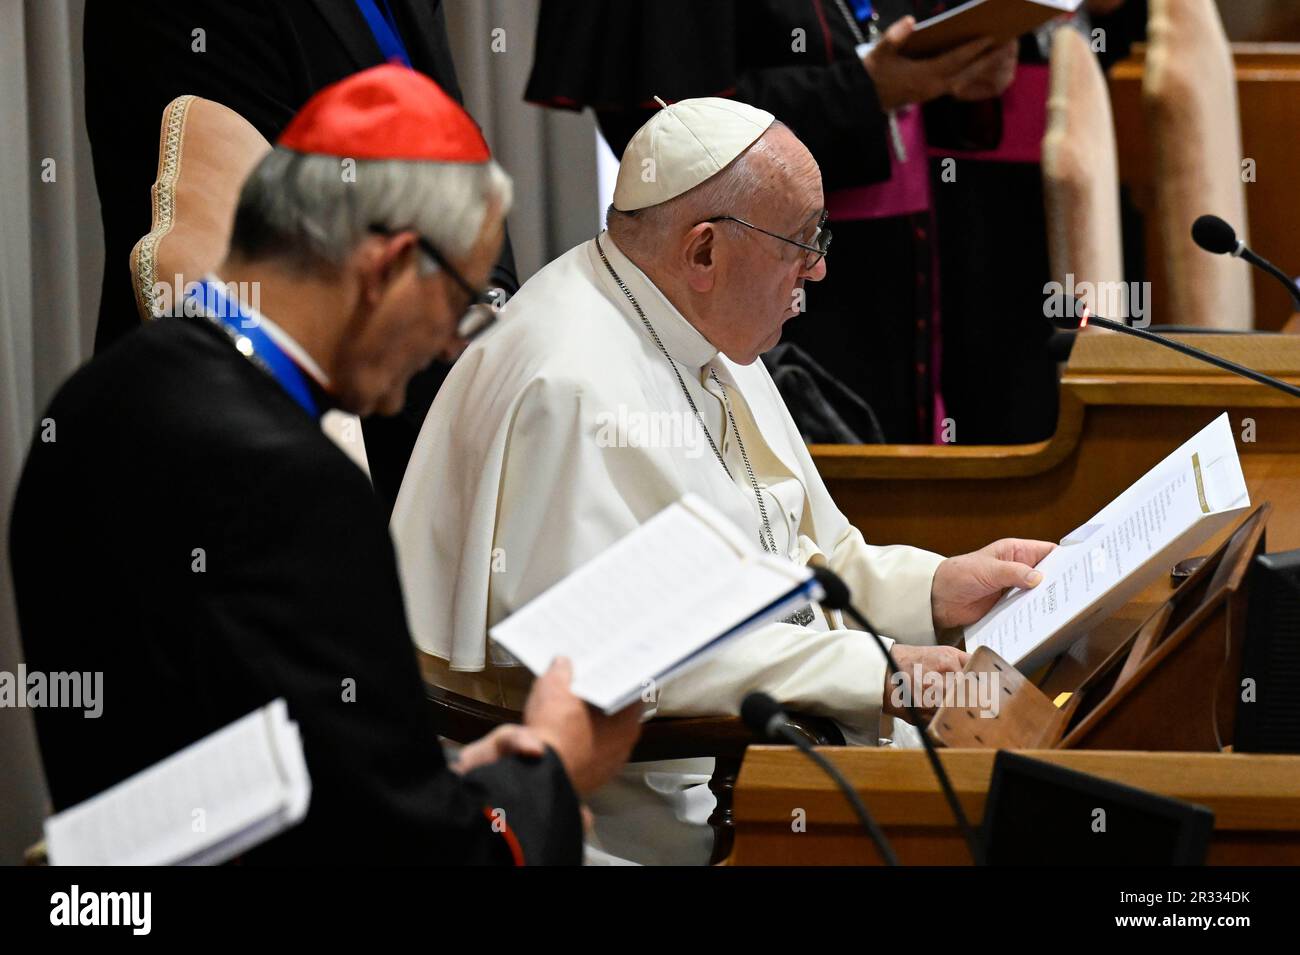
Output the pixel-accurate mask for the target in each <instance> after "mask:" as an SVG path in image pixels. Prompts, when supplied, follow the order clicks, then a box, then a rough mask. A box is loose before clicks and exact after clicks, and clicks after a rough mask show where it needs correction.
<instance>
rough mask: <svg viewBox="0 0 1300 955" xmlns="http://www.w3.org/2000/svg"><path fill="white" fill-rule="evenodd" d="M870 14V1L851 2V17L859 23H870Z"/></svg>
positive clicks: (871, 8)
mask: <svg viewBox="0 0 1300 955" xmlns="http://www.w3.org/2000/svg"><path fill="white" fill-rule="evenodd" d="M872 12H873V7H872V6H871V0H853V15H854V16H855V17H857V18H858V22H859V23H869V22H871V14H872Z"/></svg>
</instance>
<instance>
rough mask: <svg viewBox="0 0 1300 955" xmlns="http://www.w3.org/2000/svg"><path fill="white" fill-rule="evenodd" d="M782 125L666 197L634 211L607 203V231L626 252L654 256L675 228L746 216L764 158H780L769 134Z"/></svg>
mask: <svg viewBox="0 0 1300 955" xmlns="http://www.w3.org/2000/svg"><path fill="white" fill-rule="evenodd" d="M777 128H782V129H784V128H785V124H784V123H782V122H781V121H780V120H779V119H778V120H775V121H773V123H772V125H770V126H768V127H767V129H766V130H764V131H763V134H762V135H761V136H759V137H758V139H756V140H754V142H753V143H751V144H750V146H749V148H748V149H746V150H745V151H744V152H743V153H741V154H740V155H739V156H737V157H736V158H735V159H733V160H732V161H731V162H730V163H728V164H727V165H726V166H725V167H723V169H722V171H721V172H718V173H716V174H714V175H713V176H711V177H710V178H708V179H706V180H704V182H702V183H700V184H699V185H698V186H695V187H694V188H692V189H688V190H687V191H686V192H684V193H682V194H681V195H680V196H674V197H673V198H671V199H669V200H668V201H667V202H661V203H659V204H658V205H653V206H647V207H646V208H644V209H637V210H636V211H634V212H620V211H619V210H618V209H615V208H614V206H613V205H611V206H610V207H609V209H608V211H607V212H606V215H605V221H606V223H607V225H608V227H609V234H610V235H611V236H613V238H614V241H615V242H617V243H618V246H619V248H621V249H624V250H625V251H639V252H642V253H643V254H649V255H653V254H654V252H655V251H656V250H657V249H658V248H659V242H660V240H662V239H663V238H664V237H665V236H667V235H669V234H671V233H672V232H673V231H675V230H683V231H684V230H686V229H689V228H690V227H691V226H693V225H695V224H696V223H698V222H703V221H704V220H705V219H708V218H711V217H712V216H721V215H730V216H739V217H741V218H742V219H747V218H749V217H750V213H751V211H752V209H753V207H754V204H755V202H756V200H758V199H759V196H758V193H759V185H760V182H761V180H762V176H763V173H764V172H765V169H764V168H763V167H764V163H765V162H773V161H775V162H780V158H779V157H778V156H777V153H776V150H775V147H774V146H773V144H772V141H771V138H770V134H771V132H772V130H774V129H777ZM717 225H719V226H724V227H731V228H735V229H740V228H743V226H739V225H737V224H736V223H734V222H719V223H717Z"/></svg>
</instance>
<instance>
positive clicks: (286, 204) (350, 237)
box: [230, 147, 511, 272]
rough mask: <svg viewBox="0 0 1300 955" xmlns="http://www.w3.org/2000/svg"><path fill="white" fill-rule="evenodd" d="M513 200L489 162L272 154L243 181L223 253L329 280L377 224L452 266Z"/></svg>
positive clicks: (501, 172)
mask: <svg viewBox="0 0 1300 955" xmlns="http://www.w3.org/2000/svg"><path fill="white" fill-rule="evenodd" d="M510 200H511V183H510V177H509V176H508V175H506V173H505V171H504V170H502V168H501V167H500V166H499V165H498V164H497V163H496V161H495V160H491V159H490V160H488V161H487V162H486V163H482V164H469V163H434V162H408V161H402V160H390V159H382V160H380V159H358V160H343V159H339V158H337V157H333V156H318V155H308V154H304V153H297V152H293V151H291V150H288V149H282V148H279V147H277V148H275V149H273V150H271V152H270V153H268V154H267V155H266V156H265V157H263V159H262V161H261V162H259V163H258V164H257V166H256V167H255V168H254V169H253V171H252V173H251V174H250V175H249V177H248V179H247V181H245V183H244V187H243V190H242V191H241V192H240V195H239V206H238V208H237V209H236V211H235V225H234V230H233V232H232V234H231V237H230V251H231V253H232V254H235V255H239V256H242V257H245V258H250V259H257V258H263V259H278V260H281V261H285V262H287V263H289V264H290V266H291V267H293V268H296V269H298V270H300V271H305V272H322V271H325V272H328V271H331V270H333V269H335V268H337V267H338V266H339V265H340V264H342V262H343V261H344V260H345V259H346V258H347V257H348V255H350V254H351V252H352V250H353V249H355V248H356V247H357V245H358V244H359V243H360V242H361V240H362V239H364V238H365V237H366V236H367V235H368V234H369V233H370V232H371V228H372V226H378V227H382V228H383V229H386V230H389V231H392V232H398V231H402V230H405V229H412V230H414V231H415V232H418V233H419V234H420V235H421V236H423V237H424V238H426V239H428V240H429V241H430V242H432V243H433V245H434V247H435V248H437V249H438V251H440V252H442V253H443V254H444V255H448V256H452V257H457V258H459V257H462V256H464V255H466V254H468V253H469V251H470V250H471V249H472V248H473V247H474V241H475V240H476V239H477V238H478V236H479V233H480V231H481V230H482V228H483V225H484V219H485V217H486V216H487V214H488V210H489V209H490V208H493V207H495V209H496V214H497V215H499V216H502V217H504V216H505V214H506V213H507V212H508V211H509V208H510Z"/></svg>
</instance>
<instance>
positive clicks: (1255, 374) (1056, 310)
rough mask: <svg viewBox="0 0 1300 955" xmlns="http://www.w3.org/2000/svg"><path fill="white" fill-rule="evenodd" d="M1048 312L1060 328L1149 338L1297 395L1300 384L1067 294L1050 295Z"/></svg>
mask: <svg viewBox="0 0 1300 955" xmlns="http://www.w3.org/2000/svg"><path fill="white" fill-rule="evenodd" d="M1048 314H1050V315H1052V316H1054V317H1053V318H1052V323H1053V324H1054V325H1056V327H1057V328H1060V329H1062V330H1064V331H1075V330H1077V329H1080V328H1086V327H1087V326H1089V325H1096V326H1098V327H1099V328H1109V329H1110V330H1111V331H1116V332H1123V333H1124V334H1125V335H1132V336H1134V337H1135V338H1142V339H1145V340H1146V341H1149V342H1155V343H1156V344H1157V345H1162V346H1163V347H1165V348H1171V349H1173V350H1174V351H1176V352H1179V353H1180V354H1183V355H1187V356H1188V357H1189V358H1195V359H1196V360H1197V361H1203V362H1205V363H1206V364H1207V365H1213V366H1214V367H1216V368H1222V369H1223V370H1224V371H1230V372H1232V373H1233V374H1234V375H1240V376H1241V377H1243V378H1249V379H1250V380H1251V381H1257V382H1259V383H1260V384H1261V385H1268V386H1269V387H1270V388H1276V389H1277V390H1278V391H1281V392H1283V393H1285V394H1288V395H1290V396H1291V397H1292V398H1300V388H1297V387H1296V386H1295V385H1292V384H1288V383H1287V382H1285V381H1282V380H1281V379H1280V378H1274V377H1273V376H1272V375H1266V374H1264V373H1263V372H1262V371H1255V369H1253V368H1247V367H1246V366H1245V365H1238V364H1237V363H1236V362H1235V361H1228V359H1226V358H1220V357H1219V356H1218V355H1211V354H1210V353H1209V352H1207V351H1201V349H1199V348H1193V347H1192V346H1191V345H1186V344H1184V343H1183V342H1178V341H1174V340H1173V339H1170V338H1165V337H1164V336H1163V335H1156V334H1154V333H1152V332H1149V331H1147V330H1146V329H1144V328H1134V327H1132V326H1131V325H1126V324H1124V323H1123V322H1113V321H1111V320H1110V319H1109V318H1102V317H1101V316H1100V315H1093V314H1092V312H1091V311H1090V310H1089V309H1088V306H1087V305H1085V304H1083V302H1081V301H1080V300H1078V299H1073V298H1070V297H1069V296H1068V295H1063V294H1059V295H1056V296H1053V298H1051V299H1049V301H1048Z"/></svg>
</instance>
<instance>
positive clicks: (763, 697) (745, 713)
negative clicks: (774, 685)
mask: <svg viewBox="0 0 1300 955" xmlns="http://www.w3.org/2000/svg"><path fill="white" fill-rule="evenodd" d="M781 714H782V711H781V704H780V703H778V702H777V701H776V700H774V699H772V698H771V697H770V696H768V695H767V694H766V693H762V692H759V691H758V690H755V691H754V692H753V693H750V694H749V695H748V696H746V697H745V698H744V700H742V701H741V703H740V719H741V721H742V722H743V723H744V724H745V725H746V726H748V727H749V728H750V729H751V730H753V731H754V732H755V733H757V734H758V735H759V736H764V737H766V736H767V727H768V724H769V723H771V722H772V717H774V716H780V715H781Z"/></svg>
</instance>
